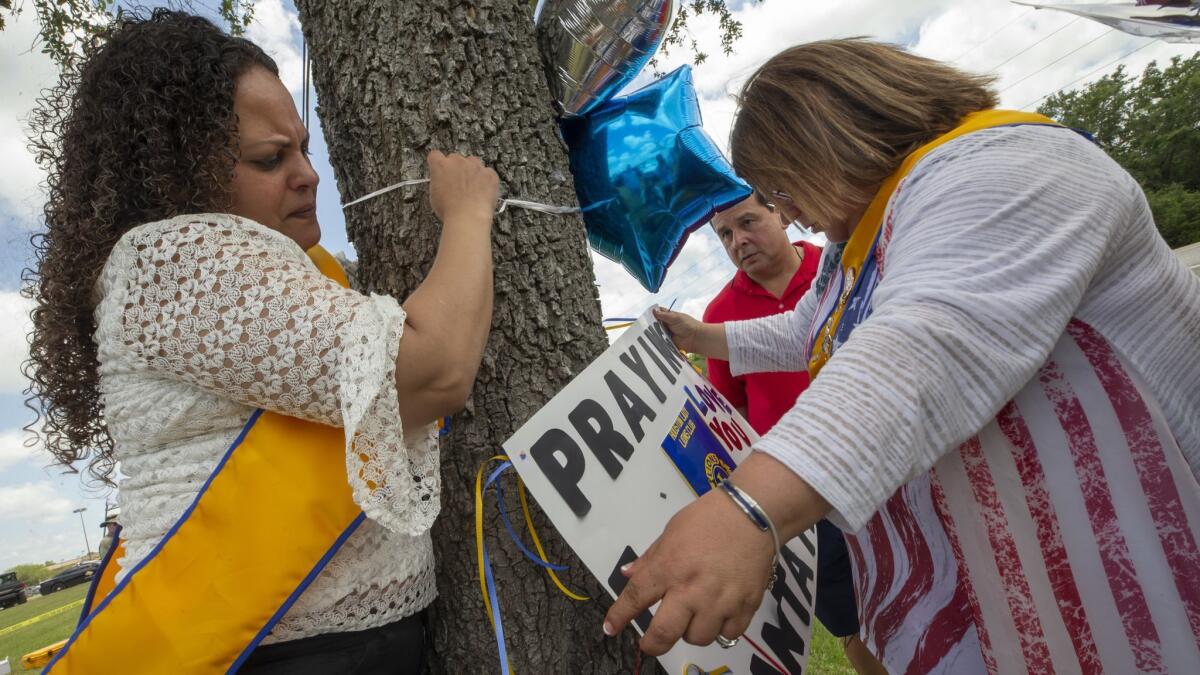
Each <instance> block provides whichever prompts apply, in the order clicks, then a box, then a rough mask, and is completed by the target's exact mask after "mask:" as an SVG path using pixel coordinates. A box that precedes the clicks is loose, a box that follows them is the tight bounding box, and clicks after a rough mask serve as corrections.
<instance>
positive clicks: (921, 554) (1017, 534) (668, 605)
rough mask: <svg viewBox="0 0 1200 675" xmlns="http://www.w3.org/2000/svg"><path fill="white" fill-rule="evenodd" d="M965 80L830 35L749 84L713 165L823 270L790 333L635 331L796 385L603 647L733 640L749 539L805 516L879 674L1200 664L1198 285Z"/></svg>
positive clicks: (626, 606) (769, 66)
mask: <svg viewBox="0 0 1200 675" xmlns="http://www.w3.org/2000/svg"><path fill="white" fill-rule="evenodd" d="M989 84H990V82H989V81H988V80H987V79H986V78H981V77H977V76H970V75H967V74H964V73H961V72H959V71H957V70H955V69H953V68H951V67H949V66H946V65H943V64H940V63H937V62H934V61H930V60H928V59H924V58H920V57H917V56H913V55H911V54H907V53H905V52H904V51H902V50H900V49H897V48H894V47H891V46H887V45H882V44H877V43H872V42H869V41H865V40H833V41H826V42H817V43H812V44H806V45H801V46H798V47H794V48H791V49H788V50H786V51H784V52H783V53H781V54H779V55H777V56H775V57H774V58H772V59H771V60H770V61H768V62H767V63H766V64H765V65H764V66H763V67H762V68H761V69H760V70H759V71H758V72H757V73H756V74H755V75H754V76H753V77H751V78H750V80H749V81H748V83H747V84H746V85H745V87H744V89H743V90H742V92H741V96H740V100H739V104H740V106H739V111H738V116H737V120H736V122H735V125H734V129H733V136H732V148H733V157H734V166H735V167H736V168H737V170H738V173H740V174H741V175H742V176H744V177H745V178H746V179H747V180H749V181H750V182H751V183H752V184H753V185H755V186H756V187H757V188H758V189H759V190H760V191H762V192H763V193H764V194H765V195H767V196H768V197H769V198H771V199H772V200H773V201H774V202H775V203H776V204H777V205H778V206H779V207H780V208H782V209H783V211H784V212H785V213H786V214H787V216H788V217H789V218H795V219H798V220H800V221H802V222H804V223H806V224H808V225H809V226H811V227H813V228H814V229H816V230H819V231H821V232H824V234H825V235H826V237H828V238H829V240H830V241H831V242H835V243H836V242H845V247H844V249H843V251H842V254H841V258H840V260H837V261H829V262H832V263H836V267H835V270H834V276H833V278H832V280H831V281H830V283H828V284H827V285H826V286H825V288H824V290H823V292H820V293H815V292H814V293H809V294H808V295H807V296H805V297H804V298H802V299H801V300H800V302H799V303H798V305H797V307H796V310H795V311H793V312H791V313H790V314H784V315H779V316H775V317H769V318H764V319H760V320H755V321H745V322H729V323H724V324H703V323H700V322H698V321H696V320H694V319H692V318H690V317H687V316H685V315H682V314H678V313H674V312H665V311H664V312H660V313H659V318H660V320H662V321H663V322H664V323H665V324H666V325H667V326H668V327H669V328H670V330H671V331H672V333H673V334H674V336H675V339H676V341H677V343H678V344H679V345H680V347H682V348H684V349H686V350H688V351H693V352H699V353H702V354H706V355H708V356H712V357H716V358H721V359H728V360H729V361H730V363H731V367H732V369H733V371H734V373H745V372H754V371H770V370H797V369H801V368H806V369H808V370H809V372H810V374H811V375H812V376H813V377H814V379H813V382H812V384H811V386H810V387H809V388H808V390H806V391H805V392H804V393H803V394H802V395H801V396H800V397H799V399H798V400H797V402H796V405H795V407H794V408H792V410H791V411H790V412H788V413H787V414H786V415H785V416H784V417H783V418H782V419H781V420H780V422H779V423H778V424H777V425H776V426H775V427H774V428H773V429H772V430H771V431H770V432H768V433H767V434H766V435H765V436H764V437H763V438H762V440H761V441H760V442H759V444H758V445H757V446H756V448H755V450H756V452H755V453H754V454H753V455H752V457H751V458H750V459H749V460H748V461H746V462H744V463H743V464H742V465H741V466H739V467H738V469H737V470H736V472H734V474H733V476H732V480H731V487H730V489H729V490H728V491H722V490H714V491H713V492H712V493H710V494H707V495H705V496H704V497H703V498H701V499H699V500H697V501H696V502H695V503H694V504H692V505H691V506H689V507H688V508H686V509H684V510H683V511H681V512H680V513H679V514H678V515H677V516H676V517H675V518H674V519H673V520H672V521H671V522H670V524H669V525H668V526H667V528H666V529H665V531H664V532H663V534H662V535H661V537H660V538H659V539H658V541H657V542H656V543H655V545H654V546H653V547H651V548H650V549H649V550H648V551H647V552H646V554H645V555H643V556H642V558H640V559H639V560H638V561H636V562H635V563H634V564H633V565H632V566H631V568H630V569H629V570H628V574H629V575H630V581H629V585H628V586H627V587H626V589H625V592H624V593H623V594H622V595H621V597H620V598H618V600H617V602H616V604H615V605H614V606H613V608H612V610H611V611H610V612H609V615H608V617H607V621H606V624H605V626H604V629H605V632H606V633H608V634H613V633H614V632H615V631H616V630H619V629H621V628H623V627H624V626H625V625H626V624H627V623H628V621H629V620H630V619H631V618H632V617H633V616H636V615H637V613H638V612H640V611H641V610H642V609H644V608H646V607H649V606H651V605H652V604H654V603H655V602H658V601H659V600H661V601H662V604H661V606H659V608H658V609H657V611H656V613H655V617H654V622H653V624H652V625H651V626H650V629H649V631H648V633H647V634H646V636H645V638H644V639H643V640H642V647H643V649H645V650H646V651H647V652H649V653H651V654H658V653H662V652H663V651H665V650H666V649H668V648H669V647H670V646H671V645H672V644H674V643H675V642H676V641H677V640H679V639H685V640H687V641H688V642H691V643H695V644H708V643H711V642H713V641H714V640H716V641H718V642H721V643H722V644H728V643H729V642H730V641H732V640H735V639H737V637H738V636H739V635H740V634H741V633H742V632H743V631H744V630H745V627H746V625H747V622H748V621H749V618H750V616H751V614H752V613H753V610H754V608H755V607H757V606H758V604H759V602H760V600H761V598H762V594H763V589H764V588H765V587H766V585H767V579H768V575H769V572H770V567H771V565H770V562H771V560H772V555H773V551H772V550H771V549H772V544H771V541H772V538H771V536H770V535H769V534H768V533H766V532H764V531H763V530H761V529H760V528H759V527H757V526H756V521H760V520H761V521H764V522H765V521H770V523H771V527H774V528H775V529H776V530H777V531H778V534H779V536H780V538H781V539H785V540H786V539H787V538H790V537H793V536H795V535H796V534H797V533H798V532H800V531H802V530H803V529H805V528H808V527H810V526H812V525H813V523H815V522H816V521H817V520H818V519H820V518H822V517H828V518H829V519H831V520H832V521H833V522H835V523H836V524H838V525H839V526H841V527H842V528H843V530H845V531H846V532H847V533H848V534H849V536H848V541H849V543H850V548H851V552H852V560H853V563H854V567H855V575H856V580H855V581H856V589H857V594H858V600H859V608H860V610H859V611H860V621H861V625H862V633H861V635H862V638H863V640H864V642H866V644H867V645H868V647H870V649H871V650H872V651H873V652H874V653H875V654H876V655H877V656H878V657H879V658H880V659H881V660H882V661H883V663H884V664H885V665H886V666H887V668H888V670H889V671H891V672H897V673H929V672H940V673H956V674H958V673H973V672H991V673H997V672H1000V673H1009V672H1038V673H1042V672H1080V671H1082V672H1101V671H1104V672H1122V673H1125V672H1172V673H1193V672H1197V671H1198V670H1200V646H1198V644H1200V548H1198V546H1197V542H1198V541H1200V487H1198V485H1197V475H1198V474H1200V386H1197V383H1198V382H1200V280H1198V279H1196V278H1195V277H1194V276H1192V275H1191V274H1189V273H1188V271H1187V270H1186V269H1185V268H1184V267H1183V265H1182V264H1180V263H1179V261H1178V260H1176V259H1175V257H1174V256H1173V255H1172V254H1171V251H1170V250H1169V249H1168V247H1167V245H1166V244H1165V243H1164V242H1163V240H1162V238H1161V237H1160V236H1159V234H1158V232H1157V231H1156V229H1155V226H1154V222H1153V220H1152V218H1151V214H1150V211H1149V209H1148V207H1147V205H1146V201H1145V198H1144V196H1143V194H1142V191H1141V190H1140V189H1139V187H1138V185H1137V184H1136V183H1135V182H1134V181H1133V179H1132V178H1131V177H1130V176H1129V175H1128V174H1127V173H1126V172H1125V171H1123V170H1122V169H1121V168H1120V167H1119V166H1117V165H1116V164H1115V163H1114V162H1113V161H1112V160H1111V159H1110V158H1108V157H1107V156H1106V155H1105V154H1104V153H1103V152H1102V151H1101V150H1100V149H1099V148H1097V147H1096V146H1095V145H1094V144H1092V143H1091V142H1090V141H1089V140H1088V139H1087V138H1085V137H1084V136H1082V135H1081V134H1079V133H1077V132H1076V131H1073V130H1071V129H1066V128H1062V127H1060V126H1057V125H1055V124H1054V123H1053V122H1052V121H1051V120H1048V119H1046V118H1043V117H1041V116H1037V115H1031V114H1026V113H1014V112H1008V111H998V110H994V108H995V105H996V96H995V94H994V93H993V91H992V90H991V89H990V87H989ZM746 497H749V498H750V499H746ZM748 516H749V517H748ZM768 529H769V528H768ZM714 531H720V532H722V542H723V545H724V546H725V547H726V549H727V550H728V551H729V555H727V556H720V557H718V558H713V557H712V556H711V555H704V554H703V551H702V550H701V549H702V548H704V547H705V546H707V543H706V537H708V536H710V535H711V533H712V532H714ZM751 560H754V561H758V564H757V565H750V564H747V561H751ZM748 569H757V570H759V571H758V572H757V573H746V570H748Z"/></svg>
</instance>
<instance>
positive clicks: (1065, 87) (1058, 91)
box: [1020, 39, 1158, 110]
mask: <svg viewBox="0 0 1200 675" xmlns="http://www.w3.org/2000/svg"><path fill="white" fill-rule="evenodd" d="M1155 42H1158V40H1157V39H1155V40H1151V41H1149V42H1147V43H1146V44H1144V45H1142V46H1141V47H1138V48H1137V49H1131V50H1129V51H1127V52H1125V53H1124V54H1122V55H1121V56H1118V57H1117V58H1115V59H1113V60H1112V61H1109V62H1108V63H1106V64H1104V65H1102V66H1100V67H1098V68H1096V69H1094V70H1091V71H1089V72H1088V73H1087V74H1086V75H1082V76H1080V77H1077V78H1075V79H1074V80H1071V81H1070V82H1068V83H1066V84H1064V85H1063V86H1061V87H1059V88H1058V89H1055V90H1054V91H1051V92H1048V93H1045V94H1042V95H1041V96H1039V97H1037V98H1035V99H1033V100H1032V101H1030V102H1029V103H1026V104H1025V105H1023V106H1021V108H1020V109H1021V110H1024V109H1025V108H1028V107H1029V106H1031V105H1033V104H1034V103H1037V102H1038V101H1041V100H1042V99H1044V98H1048V97H1050V96H1053V95H1054V94H1057V93H1060V92H1062V91H1064V90H1066V89H1067V88H1068V87H1073V86H1075V85H1076V84H1078V83H1079V82H1082V81H1083V80H1086V79H1088V78H1089V77H1091V76H1092V75H1095V74H1096V73H1098V72H1100V71H1101V70H1104V69H1105V68H1108V67H1109V66H1111V65H1113V64H1114V63H1116V62H1118V61H1124V60H1125V59H1127V58H1129V57H1130V56H1133V55H1134V54H1136V53H1138V52H1140V51H1142V50H1143V49H1145V48H1146V47H1149V46H1150V45H1152V44H1154V43H1155Z"/></svg>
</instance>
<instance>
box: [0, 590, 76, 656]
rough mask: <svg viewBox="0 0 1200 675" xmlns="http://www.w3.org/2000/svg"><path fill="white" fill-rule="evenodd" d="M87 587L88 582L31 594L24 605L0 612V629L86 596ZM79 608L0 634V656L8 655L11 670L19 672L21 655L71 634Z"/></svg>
mask: <svg viewBox="0 0 1200 675" xmlns="http://www.w3.org/2000/svg"><path fill="white" fill-rule="evenodd" d="M87 589H88V584H80V585H78V586H72V587H71V588H68V589H66V590H63V591H59V592H57V593H51V594H50V595H47V596H45V597H42V596H35V597H32V598H30V599H29V602H26V603H25V604H23V605H17V606H16V607H12V608H9V609H6V610H3V611H0V629H3V628H6V627H8V626H11V625H13V624H15V623H20V622H22V621H24V620H26V619H31V618H33V617H35V616H38V615H40V614H44V613H45V612H49V611H50V610H52V609H56V608H58V607H62V606H63V605H66V604H70V603H72V602H75V601H77V600H80V599H82V598H83V597H84V596H85V595H87ZM79 609H80V608H78V607H73V608H71V609H68V610H67V611H65V612H60V613H58V614H56V615H54V616H51V617H48V618H45V619H42V620H41V621H38V622H37V623H35V624H33V625H30V626H25V627H24V628H19V629H17V630H15V631H13V632H11V633H7V634H5V635H0V659H3V658H4V657H6V656H7V657H8V663H9V666H10V667H11V668H12V670H13V672H14V673H19V672H21V657H22V656H24V655H25V654H28V653H29V652H32V651H35V650H38V649H41V648H42V647H46V646H49V645H52V644H54V643H55V642H58V641H59V640H65V639H66V638H67V637H69V636H70V635H71V630H72V629H73V628H75V622H76V621H77V620H78V619H79ZM29 672H33V671H29Z"/></svg>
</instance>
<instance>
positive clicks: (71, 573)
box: [38, 562, 100, 595]
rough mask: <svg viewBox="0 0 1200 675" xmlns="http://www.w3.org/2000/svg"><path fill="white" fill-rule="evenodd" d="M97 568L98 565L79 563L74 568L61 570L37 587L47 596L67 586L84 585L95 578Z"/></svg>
mask: <svg viewBox="0 0 1200 675" xmlns="http://www.w3.org/2000/svg"><path fill="white" fill-rule="evenodd" d="M99 567H100V563H95V562H85V563H80V564H78V565H75V566H74V567H68V568H67V569H65V570H62V571H61V572H59V573H58V574H55V575H54V576H52V577H50V578H49V579H47V580H45V581H43V582H42V583H41V584H39V586H38V587H39V588H40V589H41V591H42V595H48V594H50V593H53V592H55V591H61V590H62V589H64V588H67V587H68V586H75V585H77V584H84V583H87V582H89V581H91V580H92V577H94V576H96V570H97V569H99Z"/></svg>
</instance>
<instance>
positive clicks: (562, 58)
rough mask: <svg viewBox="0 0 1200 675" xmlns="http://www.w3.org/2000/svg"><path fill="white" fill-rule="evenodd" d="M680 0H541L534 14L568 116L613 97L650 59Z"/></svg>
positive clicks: (549, 72)
mask: <svg viewBox="0 0 1200 675" xmlns="http://www.w3.org/2000/svg"><path fill="white" fill-rule="evenodd" d="M675 6H676V0H541V2H539V3H538V7H537V11H536V13H535V15H534V22H535V23H536V25H537V39H538V47H539V49H540V51H541V54H542V64H543V66H545V68H546V79H547V80H548V81H549V83H550V91H551V93H552V94H553V95H554V100H555V102H556V104H557V105H558V107H559V112H560V113H561V114H563V115H566V116H577V115H582V114H584V113H586V112H587V111H588V110H590V109H592V108H594V107H596V106H597V105H599V104H601V103H603V102H604V101H606V100H608V99H610V98H612V97H613V96H614V95H615V94H616V93H617V92H618V91H619V90H620V89H621V87H624V86H625V85H626V84H628V83H629V82H630V81H631V80H633V78H635V77H637V74H638V73H639V72H640V71H641V70H642V68H643V67H644V66H645V65H646V62H647V61H649V60H650V57H652V56H654V52H655V51H656V50H657V49H658V46H659V45H660V44H662V41H663V38H665V37H666V35H667V30H668V29H669V28H670V27H671V21H672V20H673V19H674V17H675Z"/></svg>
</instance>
